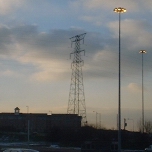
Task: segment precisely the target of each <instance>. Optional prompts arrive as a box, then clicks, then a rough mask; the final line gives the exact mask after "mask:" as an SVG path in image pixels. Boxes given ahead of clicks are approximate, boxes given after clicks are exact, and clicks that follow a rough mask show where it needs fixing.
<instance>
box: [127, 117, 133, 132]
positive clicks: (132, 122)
mask: <svg viewBox="0 0 152 152" xmlns="http://www.w3.org/2000/svg"><path fill="white" fill-rule="evenodd" d="M128 120H132V131H133V132H134V119H129V118H128Z"/></svg>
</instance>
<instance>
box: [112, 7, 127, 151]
mask: <svg viewBox="0 0 152 152" xmlns="http://www.w3.org/2000/svg"><path fill="white" fill-rule="evenodd" d="M113 11H114V12H115V13H118V14H119V74H118V79H119V80H118V152H121V43H120V42H121V41H120V34H121V31H120V27H121V24H120V23H121V13H125V12H126V9H125V8H122V7H118V8H115V9H114V10H113Z"/></svg>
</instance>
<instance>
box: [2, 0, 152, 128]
mask: <svg viewBox="0 0 152 152" xmlns="http://www.w3.org/2000/svg"><path fill="white" fill-rule="evenodd" d="M116 7H124V8H126V9H127V12H126V13H123V14H121V115H122V128H123V120H124V118H125V119H126V120H127V123H128V126H127V128H126V129H128V130H133V127H134V129H135V130H138V125H137V124H138V122H139V121H140V119H141V117H142V58H141V57H142V55H141V54H139V51H140V50H146V51H147V53H146V54H144V58H143V69H144V70H143V71H144V77H143V80H144V114H145V120H147V121H152V120H151V111H152V102H151V99H152V93H151V90H152V80H151V79H152V62H151V59H152V45H151V44H152V20H151V15H152V9H151V7H152V1H151V0H127V1H126V0H115V1H113V0H108V1H107V0H64V1H63V0H43V1H42V0H5V1H4V0H0V112H14V108H15V107H19V108H20V112H22V113H26V112H27V110H28V111H29V112H30V113H66V112H67V107H68V99H69V91H70V83H71V82H70V81H71V74H72V69H71V62H72V58H71V59H70V53H71V52H73V49H74V48H73V47H71V41H70V38H71V37H73V36H75V35H78V34H83V33H86V35H85V38H84V44H83V43H82V44H81V49H84V50H85V56H83V55H82V59H83V60H84V66H83V67H82V70H83V83H84V93H85V104H86V111H87V120H88V123H89V124H91V125H95V124H96V113H98V114H97V123H98V124H99V122H101V125H102V127H105V128H109V129H116V128H117V113H118V42H119V37H118V33H119V32H118V25H119V24H118V20H119V18H118V14H117V13H115V12H113V9H114V8H116ZM93 111H95V112H93ZM99 115H101V119H100V117H99Z"/></svg>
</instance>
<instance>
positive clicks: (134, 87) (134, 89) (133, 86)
mask: <svg viewBox="0 0 152 152" xmlns="http://www.w3.org/2000/svg"><path fill="white" fill-rule="evenodd" d="M127 88H128V89H129V90H130V91H131V92H135V93H137V92H141V86H140V85H139V84H137V83H130V84H129V85H128V86H127Z"/></svg>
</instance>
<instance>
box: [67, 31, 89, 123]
mask: <svg viewBox="0 0 152 152" xmlns="http://www.w3.org/2000/svg"><path fill="white" fill-rule="evenodd" d="M85 35H86V33H84V34H80V35H76V36H74V37H72V38H70V40H71V44H72V43H75V47H74V51H73V52H72V53H71V54H73V55H74V58H73V62H72V64H71V68H72V75H71V84H70V93H69V102H68V109H67V113H68V114H78V115H79V116H82V125H86V123H87V117H86V105H85V96H84V86H83V75H82V66H83V65H84V61H83V60H82V59H81V52H84V54H85V51H84V50H80V42H81V40H82V41H83V42H84V37H85ZM71 54H70V57H71Z"/></svg>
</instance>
